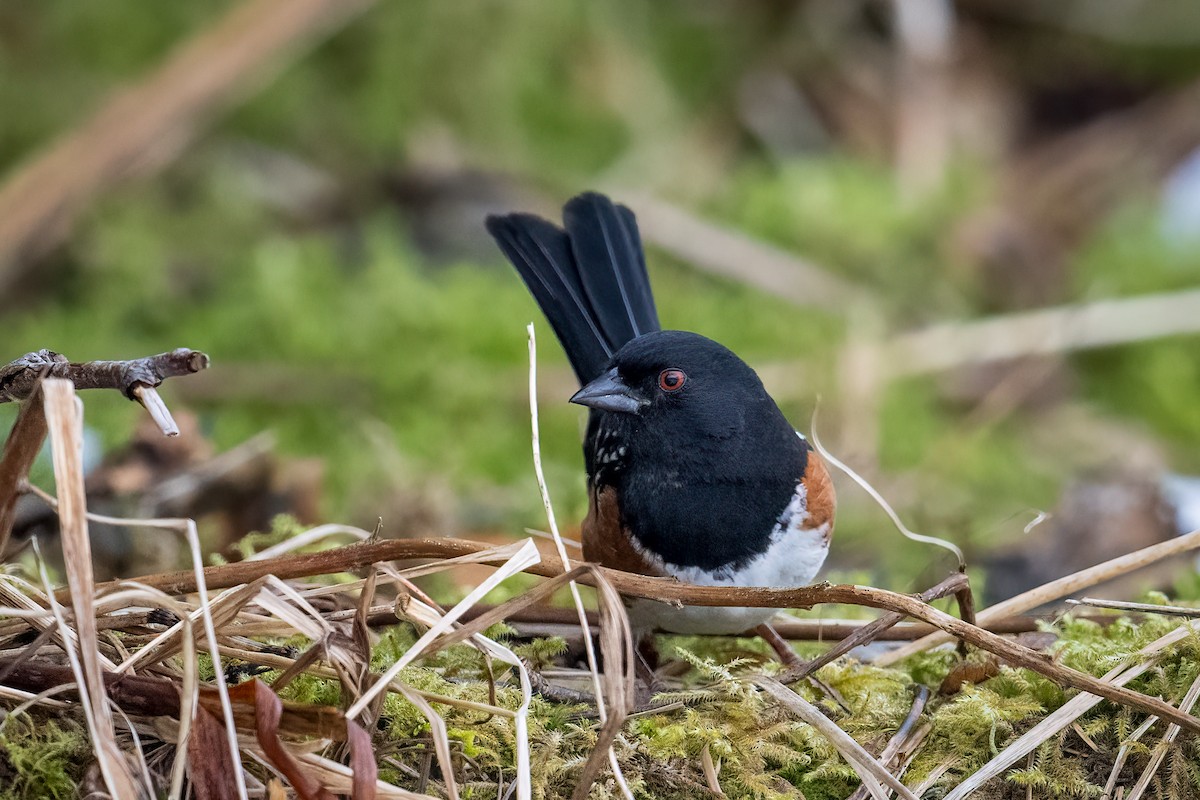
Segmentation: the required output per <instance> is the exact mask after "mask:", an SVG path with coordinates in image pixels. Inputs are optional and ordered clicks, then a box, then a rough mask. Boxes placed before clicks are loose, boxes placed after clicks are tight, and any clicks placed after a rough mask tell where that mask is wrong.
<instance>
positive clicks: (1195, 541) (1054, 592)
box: [875, 531, 1200, 667]
mask: <svg viewBox="0 0 1200 800" xmlns="http://www.w3.org/2000/svg"><path fill="white" fill-rule="evenodd" d="M1197 548H1200V531H1192V532H1191V533H1188V534H1184V535H1183V536H1178V537H1176V538H1174V539H1168V540H1167V541H1165V542H1160V543H1158V544H1154V545H1150V546H1149V547H1143V548H1142V549H1141V550H1135V551H1134V552H1132V553H1127V554H1126V555H1123V556H1119V557H1117V558H1114V559H1111V560H1109V561H1105V562H1104V563H1102V564H1097V565H1096V566H1094V567H1088V568H1087V569H1082V570H1080V571H1079V572H1076V573H1073V574H1071V575H1067V576H1066V577H1064V578H1059V579H1058V580H1055V581H1050V583H1047V584H1044V585H1042V586H1038V587H1037V588H1036V589H1030V590H1029V591H1028V592H1025V593H1024V594H1019V595H1017V596H1016V597H1011V598H1009V599H1008V600H1005V601H1004V602H1002V603H997V604H996V605H994V606H990V607H988V608H985V609H983V610H982V611H980V612H979V614H978V616H977V618H976V620H975V622H976V624H979V625H986V624H988V623H990V622H992V621H993V620H997V619H1000V618H1001V617H1007V616H1010V615H1012V614H1021V613H1024V612H1026V611H1029V610H1030V609H1033V608H1037V607H1038V606H1041V605H1045V604H1046V603H1052V602H1054V601H1055V600H1059V599H1061V598H1063V597H1065V596H1067V595H1069V594H1072V593H1073V592H1078V591H1079V590H1080V589H1086V588H1088V587H1090V586H1095V585H1096V584H1098V583H1103V582H1104V581H1107V580H1111V579H1113V578H1117V577H1120V576H1121V575H1124V574H1126V573H1128V572H1133V571H1134V570H1137V569H1141V568H1142V567H1148V566H1150V565H1151V564H1153V563H1155V562H1157V561H1162V560H1163V559H1164V558H1170V557H1171V556H1177V555H1181V554H1183V553H1186V552H1188V551H1190V550H1195V549H1197ZM949 641H951V637H950V636H947V635H946V634H945V633H943V632H940V631H939V632H938V633H933V634H930V635H929V636H926V637H924V638H922V639H918V640H917V641H915V642H913V643H912V644H908V645H905V646H904V647H900V648H897V649H896V650H893V651H892V652H890V653H884V654H883V655H882V656H881V657H879V658H877V659H875V663H876V664H878V665H879V666H884V667H886V666H889V665H891V664H895V663H896V662H897V661H900V660H901V659H904V658H907V657H908V656H911V655H915V654H916V653H920V652H921V651H923V650H928V649H929V648H931V647H937V646H938V645H939V644H944V643H946V642H949Z"/></svg>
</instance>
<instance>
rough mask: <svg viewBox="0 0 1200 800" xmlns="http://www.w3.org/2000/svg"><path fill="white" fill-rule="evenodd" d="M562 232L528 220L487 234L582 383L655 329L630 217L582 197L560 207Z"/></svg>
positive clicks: (509, 217)
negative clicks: (514, 270)
mask: <svg viewBox="0 0 1200 800" xmlns="http://www.w3.org/2000/svg"><path fill="white" fill-rule="evenodd" d="M563 215H564V220H565V222H566V230H565V231H564V230H562V229H561V228H559V227H558V226H557V225H554V224H553V223H551V222H547V221H546V220H544V219H542V218H540V217H536V216H533V215H532V214H506V215H503V216H491V217H488V219H487V229H488V232H489V233H491V235H492V237H493V238H495V239H496V242H497V244H499V245H500V249H501V250H503V251H504V255H505V256H507V257H508V260H509V261H511V262H512V263H513V266H515V267H516V268H517V272H518V273H520V275H521V278H522V279H523V280H524V281H525V285H526V286H528V287H529V291H530V293H531V294H533V297H534V299H535V300H536V301H537V304H538V306H540V307H541V309H542V313H544V314H545V315H546V319H548V320H549V321H550V326H551V327H552V328H553V329H554V332H555V334H556V335H557V336H558V339H559V341H560V342H561V343H562V346H563V349H564V350H566V352H567V358H568V359H570V361H571V366H572V367H573V368H574V370H575V374H576V376H577V377H578V378H579V380H580V382H581V383H587V382H588V381H590V380H592V379H593V378H595V377H597V376H598V375H600V374H601V372H603V371H604V369H605V367H606V365H607V363H608V361H609V359H610V358H611V357H612V354H613V353H615V352H616V351H617V350H618V349H620V348H621V346H622V345H624V344H625V343H626V342H628V341H629V340H630V339H633V338H635V337H636V336H639V335H641V334H643V333H648V332H650V331H656V330H658V329H659V323H658V312H657V311H656V310H655V307H654V297H653V295H652V294H651V292H650V278H649V275H648V274H647V272H646V261H645V256H644V254H643V253H642V246H641V239H640V237H639V236H638V230H637V222H636V220H635V219H634V216H633V212H631V211H630V210H629V209H628V208H625V207H624V206H618V205H614V204H613V203H612V201H611V200H609V199H608V198H607V197H604V196H603V195H599V194H595V193H590V192H589V193H586V194H582V195H579V196H578V197H576V198H574V199H573V200H571V201H570V202H569V203H567V205H566V207H565V208H564V209H563Z"/></svg>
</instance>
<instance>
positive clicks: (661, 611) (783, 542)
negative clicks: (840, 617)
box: [629, 525, 829, 634]
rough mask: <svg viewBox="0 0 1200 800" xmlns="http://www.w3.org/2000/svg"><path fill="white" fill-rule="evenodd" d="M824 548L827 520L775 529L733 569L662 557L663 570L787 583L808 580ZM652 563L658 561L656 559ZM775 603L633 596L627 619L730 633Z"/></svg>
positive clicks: (720, 579) (694, 578)
mask: <svg viewBox="0 0 1200 800" xmlns="http://www.w3.org/2000/svg"><path fill="white" fill-rule="evenodd" d="M828 553H829V526H828V525H822V526H820V527H819V528H802V527H799V526H798V525H797V526H789V527H788V528H786V529H781V530H776V531H775V532H774V533H773V534H772V535H771V543H770V545H769V547H768V548H767V550H766V552H764V553H763V554H762V555H760V556H758V557H757V558H755V559H754V560H753V561H751V562H750V563H749V564H747V565H746V566H744V567H743V568H742V569H741V570H739V571H738V572H736V573H730V572H729V571H727V570H715V571H709V570H702V569H700V568H698V567H681V566H678V565H675V564H668V563H662V565H661V568H662V570H663V571H664V572H666V574H668V575H671V576H672V577H675V578H678V579H679V580H680V581H682V582H684V583H692V584H696V585H697V586H773V587H781V588H792V587H797V586H806V585H808V584H809V583H810V582H811V581H812V579H813V578H815V577H816V576H817V572H818V571H820V569H821V565H822V564H824V563H825V556H826V555H828ZM656 566H657V565H656ZM777 610H778V609H774V608H723V607H718V606H685V607H683V608H677V607H675V606H672V605H670V604H668V603H660V602H658V601H656V600H643V599H638V600H633V601H631V602H630V604H629V619H630V622H631V623H633V627H634V628H635V629H638V630H650V629H654V628H658V629H660V630H664V631H670V632H672V633H711V634H733V633H741V632H742V631H746V630H750V629H751V628H754V627H757V626H758V625H761V624H762V623H764V622H766V621H768V620H769V619H771V617H773V616H775V613H776V611H777Z"/></svg>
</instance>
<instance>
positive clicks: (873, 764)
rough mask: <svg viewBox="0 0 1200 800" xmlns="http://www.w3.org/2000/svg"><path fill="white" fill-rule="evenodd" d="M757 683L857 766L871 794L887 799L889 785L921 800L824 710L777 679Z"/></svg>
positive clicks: (906, 798)
mask: <svg viewBox="0 0 1200 800" xmlns="http://www.w3.org/2000/svg"><path fill="white" fill-rule="evenodd" d="M754 682H755V683H756V684H757V685H758V686H759V687H761V688H762V689H763V690H764V691H766V692H767V694H769V695H771V696H772V697H774V698H775V699H776V700H777V701H779V703H780V705H782V706H783V707H784V708H787V709H788V710H789V711H791V712H792V713H794V714H795V715H796V716H798V717H800V719H802V720H804V721H805V722H807V723H808V724H809V725H812V726H813V727H814V728H816V729H817V730H818V731H819V732H820V733H821V735H822V736H824V737H825V738H826V739H828V740H829V743H830V744H832V745H833V746H834V747H836V748H837V749H838V752H839V753H841V754H842V757H843V758H845V759H846V761H847V762H849V763H850V765H851V766H853V767H854V771H855V772H857V773H858V776H859V777H860V778H861V779H862V782H863V785H864V786H866V787H867V789H868V791H870V792H871V796H872V797H875V798H877V800H887V798H888V793H887V792H886V791H884V789H883V787H884V786H887V787H888V788H889V789H891V790H892V791H893V792H895V793H896V794H897V795H899V796H900V797H901V798H903V800H919V798H918V797H917V796H916V795H915V794H913V793H912V792H911V791H910V790H909V789H908V787H907V786H905V785H904V784H903V783H901V782H900V781H899V780H898V779H897V778H896V777H895V776H894V775H892V774H891V773H890V772H888V771H887V770H886V769H885V768H884V766H883V765H882V764H880V763H879V762H878V761H876V760H875V757H874V756H872V755H871V754H870V753H868V752H867V751H866V750H865V749H864V748H863V746H862V745H860V744H859V743H858V742H856V741H854V739H853V738H852V737H851V736H850V734H848V733H846V732H845V731H844V730H842V729H841V728H839V727H838V726H837V724H836V723H835V722H834V721H833V720H831V719H830V718H829V717H827V716H825V715H824V714H823V713H822V712H821V709H819V708H817V707H816V706H814V705H813V704H812V703H810V702H808V701H807V700H805V699H804V698H803V697H801V696H800V695H798V694H796V693H795V692H793V691H792V690H791V689H789V688H787V687H786V686H784V685H783V684H782V683H780V682H779V681H777V680H775V679H774V678H768V677H766V676H762V677H759V678H756V679H755V681H754Z"/></svg>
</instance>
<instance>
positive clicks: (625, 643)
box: [571, 567, 636, 800]
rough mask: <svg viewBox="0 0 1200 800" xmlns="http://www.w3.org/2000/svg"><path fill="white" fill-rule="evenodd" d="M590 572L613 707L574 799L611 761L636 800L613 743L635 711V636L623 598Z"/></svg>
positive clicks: (605, 679) (605, 681) (605, 677)
mask: <svg viewBox="0 0 1200 800" xmlns="http://www.w3.org/2000/svg"><path fill="white" fill-rule="evenodd" d="M589 569H591V570H595V573H596V594H597V596H598V597H599V600H600V652H601V654H602V655H603V656H604V663H605V665H606V666H607V669H605V670H604V673H603V689H604V694H605V696H606V697H607V698H608V700H609V707H608V718H607V719H606V720H604V722H603V724H602V725H601V727H600V733H599V734H598V735H597V737H596V747H595V749H594V750H593V751H592V754H591V755H590V756H589V757H588V760H587V763H585V764H584V766H583V771H582V773H581V774H580V777H579V782H578V783H577V784H576V785H575V791H574V792H573V793H572V795H571V796H572V798H573V799H574V800H583V798H585V797H587V795H588V792H589V791H590V790H591V786H592V783H593V782H594V781H595V778H596V776H597V775H598V774H599V772H600V768H601V766H602V765H603V762H604V761H605V760H607V761H608V762H609V765H610V766H611V768H612V770H613V778H614V780H616V781H617V785H618V786H620V787H621V790H622V792H623V793H628V795H629V796H630V797H632V792H631V791H630V789H629V787H628V786H627V785H625V781H624V776H623V775H622V774H621V770H620V767H619V766H618V764H617V763H616V754H615V753H613V751H612V743H613V741H615V740H616V738H617V734H618V733H620V732H621V727H622V726H623V725H624V724H625V718H626V716H627V715H628V714H629V712H630V711H631V710H632V709H633V688H634V684H635V681H636V676H635V675H634V654H633V633H632V631H631V630H630V628H629V615H628V614H626V613H625V604H624V603H623V602H622V600H621V595H620V594H618V593H617V590H616V589H615V588H613V585H612V584H611V583H609V582H608V581H607V580H606V579H605V577H604V574H603V573H601V572H600V571H599V570H597V569H596V568H595V567H589Z"/></svg>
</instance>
